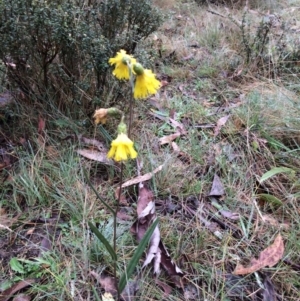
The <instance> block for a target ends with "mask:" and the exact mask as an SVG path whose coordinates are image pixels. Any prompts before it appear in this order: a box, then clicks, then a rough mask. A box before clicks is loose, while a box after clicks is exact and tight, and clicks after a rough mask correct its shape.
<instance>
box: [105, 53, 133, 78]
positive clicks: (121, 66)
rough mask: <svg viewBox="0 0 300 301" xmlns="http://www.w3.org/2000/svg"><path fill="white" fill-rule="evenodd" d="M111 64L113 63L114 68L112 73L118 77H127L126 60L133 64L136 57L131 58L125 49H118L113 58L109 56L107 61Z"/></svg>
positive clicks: (128, 75)
mask: <svg viewBox="0 0 300 301" xmlns="http://www.w3.org/2000/svg"><path fill="white" fill-rule="evenodd" d="M108 62H109V63H110V64H111V65H115V70H114V71H113V75H114V76H115V77H116V78H118V79H129V77H130V73H129V68H130V67H129V66H128V65H127V63H128V62H130V64H132V65H133V64H135V63H136V59H135V58H133V56H132V55H128V54H126V51H125V50H122V49H121V50H120V51H119V52H117V55H116V56H115V57H113V58H110V59H109V61H108Z"/></svg>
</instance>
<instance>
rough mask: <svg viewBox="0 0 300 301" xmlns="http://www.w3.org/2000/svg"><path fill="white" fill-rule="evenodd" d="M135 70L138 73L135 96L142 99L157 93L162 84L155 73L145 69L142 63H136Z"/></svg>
mask: <svg viewBox="0 0 300 301" xmlns="http://www.w3.org/2000/svg"><path fill="white" fill-rule="evenodd" d="M133 70H134V72H135V73H136V80H135V86H134V92H133V97H134V98H135V99H141V98H146V97H148V96H149V95H152V94H155V93H156V92H157V90H158V89H159V88H160V86H161V85H160V82H159V81H158V80H157V79H156V78H155V74H154V73H152V71H151V70H149V69H144V68H143V67H142V66H141V65H140V64H135V65H134V66H133Z"/></svg>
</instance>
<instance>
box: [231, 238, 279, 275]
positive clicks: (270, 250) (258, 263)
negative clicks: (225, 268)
mask: <svg viewBox="0 0 300 301" xmlns="http://www.w3.org/2000/svg"><path fill="white" fill-rule="evenodd" d="M283 253H284V243H283V239H282V236H281V235H280V234H278V235H277V236H276V238H275V240H274V242H273V244H272V245H270V246H269V247H267V248H266V249H265V250H263V251H262V252H261V253H260V255H259V257H258V259H255V258H253V259H252V260H251V263H250V266H248V267H244V266H243V265H241V264H238V265H237V267H236V268H235V270H234V271H233V274H234V275H246V274H251V273H254V272H256V271H258V270H260V269H262V268H264V267H266V266H269V267H273V266H274V265H275V264H277V263H278V262H279V260H280V259H281V258H282V256H283Z"/></svg>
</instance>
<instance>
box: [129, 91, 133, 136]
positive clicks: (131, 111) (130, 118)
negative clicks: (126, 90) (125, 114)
mask: <svg viewBox="0 0 300 301" xmlns="http://www.w3.org/2000/svg"><path fill="white" fill-rule="evenodd" d="M132 120H133V97H132V96H131V97H130V100H129V124H128V137H129V138H130V139H131V126H132Z"/></svg>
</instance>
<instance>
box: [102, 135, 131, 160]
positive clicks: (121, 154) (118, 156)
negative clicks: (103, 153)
mask: <svg viewBox="0 0 300 301" xmlns="http://www.w3.org/2000/svg"><path fill="white" fill-rule="evenodd" d="M107 157H108V158H113V159H114V160H115V161H117V162H119V161H125V160H128V157H129V158H131V159H135V158H136V157H137V152H136V151H135V149H134V148H133V142H132V141H131V140H130V139H129V138H128V137H127V135H126V134H124V133H120V134H118V137H117V139H115V140H113V141H112V143H111V148H110V150H109V152H108V154H107Z"/></svg>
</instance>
